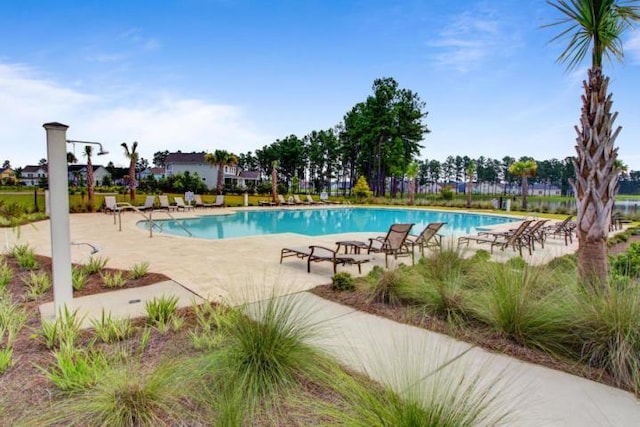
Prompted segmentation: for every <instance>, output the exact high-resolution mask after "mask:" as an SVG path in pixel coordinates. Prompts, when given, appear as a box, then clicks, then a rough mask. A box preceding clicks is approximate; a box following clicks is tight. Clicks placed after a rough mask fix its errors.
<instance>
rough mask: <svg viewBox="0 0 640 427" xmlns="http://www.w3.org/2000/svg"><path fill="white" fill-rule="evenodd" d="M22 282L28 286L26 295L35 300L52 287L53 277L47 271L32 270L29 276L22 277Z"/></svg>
mask: <svg viewBox="0 0 640 427" xmlns="http://www.w3.org/2000/svg"><path fill="white" fill-rule="evenodd" d="M22 283H24V285H25V286H26V287H27V295H26V297H27V298H28V299H30V300H35V299H38V298H40V297H41V296H42V295H44V294H45V293H46V292H47V291H48V290H49V289H51V278H50V277H49V275H48V274H47V273H45V272H44V271H43V272H40V273H35V272H33V271H32V272H30V273H29V275H28V276H26V277H23V278H22Z"/></svg>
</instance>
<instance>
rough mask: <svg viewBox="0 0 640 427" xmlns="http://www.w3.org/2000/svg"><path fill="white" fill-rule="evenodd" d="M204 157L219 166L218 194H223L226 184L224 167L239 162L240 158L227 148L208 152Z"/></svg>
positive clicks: (208, 161)
mask: <svg viewBox="0 0 640 427" xmlns="http://www.w3.org/2000/svg"><path fill="white" fill-rule="evenodd" d="M204 159H205V161H206V162H207V163H210V164H212V165H216V166H218V183H217V187H216V194H218V195H221V194H222V188H223V186H224V167H225V166H234V165H236V164H238V158H237V157H236V155H235V154H233V153H229V152H228V151H226V150H216V151H214V152H213V153H207V154H206V155H205V156H204Z"/></svg>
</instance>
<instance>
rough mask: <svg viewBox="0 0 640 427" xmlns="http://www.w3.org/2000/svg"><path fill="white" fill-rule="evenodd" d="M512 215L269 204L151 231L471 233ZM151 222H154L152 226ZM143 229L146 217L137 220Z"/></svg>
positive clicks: (225, 234)
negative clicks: (401, 227)
mask: <svg viewBox="0 0 640 427" xmlns="http://www.w3.org/2000/svg"><path fill="white" fill-rule="evenodd" d="M511 221H514V219H513V218H506V217H500V216H490V215H477V214H468V213H456V212H435V211H427V210H418V209H379V208H378V209H376V208H359V207H358V208H333V209H332V208H322V209H271V210H264V211H245V212H237V213H234V214H230V215H210V216H202V217H199V218H192V219H181V220H178V221H173V220H163V221H154V233H166V234H172V235H179V236H188V235H189V234H188V233H187V232H186V231H185V228H186V229H187V230H189V232H190V233H191V234H192V236H193V237H199V238H203V239H227V238H231V237H247V236H263V235H268V234H278V233H298V234H305V235H308V236H321V235H325V234H337V233H358V232H368V233H385V232H386V231H387V230H389V226H390V225H391V224H394V223H413V224H415V225H414V226H413V229H412V233H414V234H417V233H420V232H421V231H422V230H423V229H424V228H425V227H426V226H427V224H429V223H431V222H446V223H447V225H445V226H444V227H443V228H442V229H441V230H440V233H441V234H444V235H456V234H468V233H474V232H475V231H477V229H478V228H482V227H487V226H491V225H496V224H503V223H506V222H511ZM155 224H157V226H155ZM138 226H139V227H142V228H146V229H148V224H147V222H146V221H142V222H140V223H138Z"/></svg>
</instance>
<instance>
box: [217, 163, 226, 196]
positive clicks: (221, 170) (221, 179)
mask: <svg viewBox="0 0 640 427" xmlns="http://www.w3.org/2000/svg"><path fill="white" fill-rule="evenodd" d="M223 182H224V166H223V165H222V164H220V163H218V185H217V188H216V194H218V195H219V196H220V195H222V186H223Z"/></svg>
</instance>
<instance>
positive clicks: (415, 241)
mask: <svg viewBox="0 0 640 427" xmlns="http://www.w3.org/2000/svg"><path fill="white" fill-rule="evenodd" d="M445 224H446V222H432V223H431V224H428V225H427V226H426V227H425V229H424V230H422V233H420V234H418V235H417V236H414V235H411V234H410V235H409V236H407V245H410V246H411V251H414V250H415V247H416V246H417V247H419V248H420V252H421V253H422V256H424V248H441V247H442V236H441V235H440V234H438V231H440V229H441V228H442V227H443V226H444V225H445Z"/></svg>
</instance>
